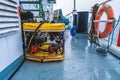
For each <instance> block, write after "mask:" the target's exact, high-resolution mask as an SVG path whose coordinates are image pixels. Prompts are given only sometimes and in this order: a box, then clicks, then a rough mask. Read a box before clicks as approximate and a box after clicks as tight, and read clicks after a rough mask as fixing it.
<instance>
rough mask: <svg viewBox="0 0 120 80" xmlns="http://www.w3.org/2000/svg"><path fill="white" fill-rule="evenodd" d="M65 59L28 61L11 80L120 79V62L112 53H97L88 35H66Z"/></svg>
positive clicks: (95, 46)
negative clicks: (43, 61) (73, 36)
mask: <svg viewBox="0 0 120 80" xmlns="http://www.w3.org/2000/svg"><path fill="white" fill-rule="evenodd" d="M65 40H66V41H65V52H64V60H63V61H58V62H45V63H41V62H35V61H28V60H26V61H25V62H24V63H23V65H22V66H21V68H20V69H19V70H18V71H17V72H16V74H15V75H14V76H13V77H12V78H11V80H120V61H119V59H117V58H116V57H114V56H113V55H111V54H110V53H107V55H104V53H99V52H97V51H96V49H97V48H98V46H97V45H96V44H94V43H90V41H89V39H88V37H87V35H86V34H79V35H78V36H77V39H76V38H72V37H71V36H70V35H69V33H67V35H65Z"/></svg>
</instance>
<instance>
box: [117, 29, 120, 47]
mask: <svg viewBox="0 0 120 80" xmlns="http://www.w3.org/2000/svg"><path fill="white" fill-rule="evenodd" d="M117 46H119V47H120V29H119V34H118V41H117Z"/></svg>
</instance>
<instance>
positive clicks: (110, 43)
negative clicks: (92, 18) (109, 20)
mask: <svg viewBox="0 0 120 80" xmlns="http://www.w3.org/2000/svg"><path fill="white" fill-rule="evenodd" d="M115 21H116V20H115V19H113V30H112V32H111V34H110V36H109V37H108V46H107V47H106V50H107V51H108V49H109V47H110V46H111V45H112V43H113V37H114V32H115V29H116V28H117V26H118V24H119V23H120V22H119V21H120V16H119V18H118V22H117V23H116V25H115ZM110 38H111V41H110Z"/></svg>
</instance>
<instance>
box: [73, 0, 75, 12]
mask: <svg viewBox="0 0 120 80" xmlns="http://www.w3.org/2000/svg"><path fill="white" fill-rule="evenodd" d="M73 11H74V14H75V11H76V0H74V10H73Z"/></svg>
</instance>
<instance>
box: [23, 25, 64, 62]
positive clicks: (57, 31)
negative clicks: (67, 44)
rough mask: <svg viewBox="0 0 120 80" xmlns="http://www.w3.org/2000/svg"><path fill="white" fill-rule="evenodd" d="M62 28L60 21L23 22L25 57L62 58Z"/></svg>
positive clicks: (40, 59) (55, 59) (51, 59)
mask: <svg viewBox="0 0 120 80" xmlns="http://www.w3.org/2000/svg"><path fill="white" fill-rule="evenodd" d="M38 26H39V27H38ZM64 29H65V25H64V24H62V23H23V33H24V37H23V38H24V47H25V56H26V59H29V60H36V61H41V62H47V61H58V60H64Z"/></svg>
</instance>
